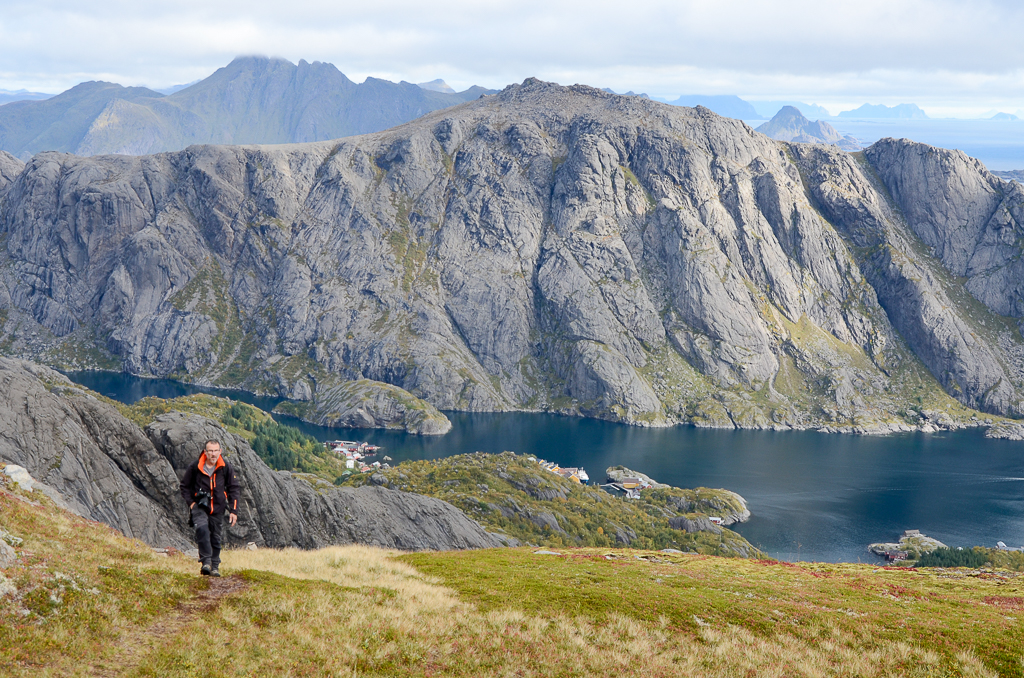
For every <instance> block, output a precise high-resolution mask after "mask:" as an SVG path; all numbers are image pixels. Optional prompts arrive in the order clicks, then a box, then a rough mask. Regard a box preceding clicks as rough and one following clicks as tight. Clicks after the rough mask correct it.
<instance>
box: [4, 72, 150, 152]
mask: <svg viewBox="0 0 1024 678" xmlns="http://www.w3.org/2000/svg"><path fill="white" fill-rule="evenodd" d="M161 97H163V95H162V94H160V93H159V92H154V91H153V90H151V89H146V88H145V87H122V86H121V85H115V84H114V83H111V82H83V83H81V84H79V85H75V86H74V87H72V88H71V89H69V90H68V91H66V92H63V93H61V94H58V95H57V96H55V97H51V98H49V99H45V100H42V101H15V102H13V103H9V104H7V105H5V106H2V107H0V150H5V151H8V152H9V153H11V154H13V155H16V156H19V157H21V158H22V159H27V158H28V157H31V156H32V155H35V154H36V153H37V152H39V151H45V150H54V151H69V152H71V151H76V150H77V149H79V147H80V145H81V144H82V142H83V139H84V138H85V137H86V135H87V133H88V132H89V129H90V127H91V126H92V125H93V123H94V121H95V120H96V119H97V118H98V117H99V116H101V115H102V114H103V112H104V111H105V110H106V109H107V108H108V106H110V104H111V103H113V102H120V103H121V104H122V105H124V106H129V105H131V102H133V101H135V100H138V99H147V100H150V99H159V98H161Z"/></svg>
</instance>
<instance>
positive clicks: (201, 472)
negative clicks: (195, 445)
mask: <svg viewBox="0 0 1024 678" xmlns="http://www.w3.org/2000/svg"><path fill="white" fill-rule="evenodd" d="M239 489H240V488H239V484H238V477H237V476H236V475H235V470H234V469H233V468H231V464H229V463H228V462H227V461H225V459H224V457H223V456H221V449H220V443H219V442H217V441H216V440H207V441H206V444H205V445H203V453H202V454H201V455H199V461H197V462H196V463H195V464H192V465H191V466H189V467H188V468H187V469H185V475H184V477H182V479H181V496H182V498H183V499H184V500H185V503H186V504H188V507H189V511H190V512H191V514H192V517H191V519H190V520H189V523H190V524H192V525H195V528H196V545H197V546H198V547H199V562H201V563H202V564H203V566H202V569H200V571H199V572H200V574H204V575H210V576H213V577H219V576H220V545H221V538H220V534H221V530H222V529H223V528H224V511H225V509H227V511H228V522H229V523H231V524H232V525H234V524H235V523H236V522H238V493H239Z"/></svg>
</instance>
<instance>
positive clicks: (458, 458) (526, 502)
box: [342, 452, 759, 555]
mask: <svg viewBox="0 0 1024 678" xmlns="http://www.w3.org/2000/svg"><path fill="white" fill-rule="evenodd" d="M380 473H381V474H383V475H384V476H385V477H386V478H387V479H388V482H389V485H390V486H391V487H395V488H398V489H402V490H405V491H408V492H415V493H417V494H424V495H427V496H431V497H436V498H438V499H443V500H444V501H447V502H449V503H451V504H453V505H454V506H457V507H458V508H460V509H461V510H462V511H463V512H465V513H466V514H467V515H468V516H470V517H471V518H473V519H474V520H476V521H478V522H479V523H480V524H481V525H483V526H484V527H486V528H487V529H489V530H492V531H497V532H503V533H505V534H508V535H510V536H512V537H515V538H516V539H519V540H520V541H522V542H524V543H529V544H537V545H543V546H550V547H563V546H616V545H623V544H624V543H625V542H624V541H623V540H621V539H618V538H617V537H616V535H617V534H622V535H625V536H627V539H628V543H629V544H631V545H633V546H636V547H640V548H651V549H662V548H675V549H679V550H687V551H693V552H698V553H713V554H718V555H741V554H749V555H758V554H759V552H758V551H757V549H755V548H754V547H753V546H751V545H750V544H749V543H748V542H747V541H746V540H745V539H743V537H741V536H740V535H738V534H736V533H735V532H732V531H731V530H727V529H726V530H723V531H722V534H721V535H718V534H711V533H692V534H687V533H685V532H682V531H680V530H677V529H673V528H671V527H670V526H669V523H668V519H669V518H670V517H674V516H687V517H690V518H696V517H699V516H708V515H715V516H717V515H722V514H723V512H728V511H736V512H739V511H742V506H740V505H739V504H738V503H737V502H736V501H735V500H734V499H733V495H732V494H731V493H728V492H725V491H722V490H711V489H707V488H698V489H695V490H683V489H678V488H671V489H660V490H649V491H645V492H643V493H641V498H640V499H638V500H629V499H625V498H621V497H616V496H613V495H610V494H608V493H607V492H605V491H603V490H601V489H600V488H597V487H593V486H583V485H580V484H578V483H574V482H571V481H569V480H566V479H564V478H562V477H561V476H558V475H556V474H554V473H551V472H550V471H547V470H546V469H544V468H543V467H542V466H541V465H540V464H539V463H537V462H536V461H531V460H530V458H529V457H527V456H526V455H521V454H518V455H517V454H515V453H512V452H504V453H502V454H483V453H480V452H477V453H475V454H462V455H455V456H451V457H446V458H444V459H435V460H431V461H407V462H403V463H401V464H398V465H397V466H395V467H393V468H391V469H388V470H384V471H380ZM595 479H598V480H601V479H603V478H595ZM342 482H343V484H345V485H351V486H359V485H363V484H366V483H368V482H369V478H368V476H367V475H365V474H353V475H351V476H349V477H348V478H346V479H345V480H343V481H342ZM531 515H532V516H533V517H535V518H536V519H535V520H531ZM542 516H551V517H552V518H553V519H554V521H556V523H557V525H558V528H560V529H555V528H554V527H552V526H551V522H550V521H548V520H544V519H543V517H542Z"/></svg>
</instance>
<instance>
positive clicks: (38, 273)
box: [0, 79, 1024, 432]
mask: <svg viewBox="0 0 1024 678" xmlns="http://www.w3.org/2000/svg"><path fill="white" fill-rule="evenodd" d="M58 182H59V183H58ZM1020 195H1022V194H1021V189H1020V187H1019V186H1017V185H1016V184H1007V183H1005V182H1002V181H1001V180H999V179H998V178H996V177H994V176H992V175H991V174H990V173H988V172H987V170H985V168H984V167H983V166H982V165H980V163H978V162H977V161H974V160H972V159H970V158H967V156H964V155H963V154H962V153H959V152H956V151H942V150H940V149H933V148H931V147H927V146H923V145H920V144H914V143H912V142H907V141H895V140H883V141H882V142H878V143H876V144H875V145H874V146H872V147H871V148H869V149H867V150H866V151H864V152H863V153H862V154H858V155H856V156H851V155H849V154H846V153H843V152H842V151H840V150H838V149H836V148H834V147H827V146H815V145H807V144H788V143H785V142H778V141H774V140H771V139H769V138H768V137H766V136H764V135H761V134H758V133H756V132H755V131H753V130H751V129H750V128H749V127H748V126H746V125H744V124H743V123H741V122H739V121H735V120H729V119H726V118H722V117H720V116H717V115H715V114H714V113H712V112H711V111H708V110H707V109H703V108H697V109H688V108H680V107H672V106H666V105H664V104H660V103H657V102H652V101H648V100H645V99H641V98H638V97H620V96H616V95H612V94H608V93H605V92H601V91H600V90H597V89H594V88H590V87H586V86H582V85H579V86H573V87H561V86H557V85H553V84H550V83H544V82H541V81H539V80H536V79H528V80H526V81H525V82H524V83H523V84H522V85H515V86H509V87H507V88H506V89H504V90H502V92H500V93H499V94H498V95H495V96H493V97H487V98H485V99H480V100H475V101H472V102H468V103H464V104H461V105H459V106H456V107H453V108H450V109H447V110H444V111H437V112H434V113H431V114H428V115H427V116H425V117H423V118H420V119H418V120H415V121H413V122H409V123H406V124H404V125H402V126H399V127H396V128H393V129H391V130H388V131H385V132H380V133H375V134H370V135H365V136H361V137H354V138H349V139H343V140H341V141H336V142H319V143H310V144H300V145H288V146H278V147H273V146H262V147H259V146H247V147H223V146H197V147H192V148H190V149H187V150H186V151H182V152H179V153H175V154H163V155H158V156H146V157H137V158H126V157H102V158H87V159H83V158H76V157H72V156H66V155H60V154H41V155H39V156H37V157H35V158H33V160H32V161H31V162H30V163H29V164H28V165H27V166H26V168H25V169H24V170H23V171H22V172H21V173H20V174H19V175H18V177H17V178H16V179H15V180H14V182H13V183H12V184H10V185H9V186H8V188H7V189H6V190H5V192H4V194H3V197H2V208H0V219H2V221H0V234H2V236H3V237H4V238H5V242H6V247H5V251H4V253H3V258H2V260H0V309H4V313H5V318H4V321H5V322H3V334H2V335H0V344H2V345H3V346H5V347H6V348H5V349H4V350H5V352H7V353H8V354H17V355H26V356H35V357H38V358H40V359H43V360H45V361H47V362H49V363H51V364H64V365H68V366H73V365H77V366H84V365H91V366H94V367H103V366H107V367H108V368H113V369H124V370H127V371H130V372H133V373H137V374H152V375H156V376H172V377H177V378H186V379H189V380H194V381H199V382H200V383H210V384H220V385H231V386H239V387H242V388H247V389H249V390H253V391H257V392H272V393H277V394H280V395H282V396H284V397H290V398H295V399H300V400H309V401H311V402H312V406H313V407H314V409H315V408H316V406H317V403H318V402H319V399H320V398H321V397H324V396H325V395H326V394H327V393H329V392H331V391H332V390H333V389H335V388H336V387H337V385H338V384H340V383H344V382H347V381H351V380H358V379H366V380H370V381H376V382H378V383H382V384H390V385H393V386H395V387H399V388H401V389H403V390H404V391H406V392H408V393H410V394H411V395H410V396H409V397H410V398H419V399H421V400H424V401H426V402H428V403H430V404H431V405H432V406H434V407H437V408H441V409H462V410H470V411H505V410H514V409H522V410H546V411H554V412H563V413H567V414H578V415H585V416H596V417H601V418H606V419H611V420H614V421H623V422H627V423H633V424H639V425H648V426H652V425H653V426H665V425H672V424H675V423H692V424H696V425H703V426H724V427H733V426H740V427H755V428H783V429H787V428H823V429H826V430H848V431H873V432H887V431H898V430H909V429H913V428H916V427H918V426H922V425H924V423H925V422H927V421H931V420H932V419H933V418H934V416H933V415H927V416H926V414H925V411H926V410H928V411H932V412H935V411H938V412H944V413H946V414H945V416H946V420H947V421H949V422H950V425H964V424H969V425H970V424H972V422H974V423H975V424H977V423H980V418H979V417H977V412H972V411H969V410H967V409H965V406H966V407H970V408H975V409H978V410H983V411H986V412H991V413H993V414H1000V415H1001V414H1014V415H1016V414H1020V413H1021V411H1022V405H1021V402H1022V400H1024V399H1022V398H1021V395H1020V394H1021V389H1022V388H1024V387H1022V386H1021V383H1022V380H1021V365H1022V361H1021V359H1020V358H1019V355H1020V350H1021V349H1020V346H1021V343H1022V341H1021V339H1020V333H1019V329H1018V326H1017V324H1018V322H1019V319H1020V318H1021V317H1022V315H1024V309H1022V308H1020V306H1019V304H1018V302H1016V301H1014V299H1015V298H1016V297H1015V296H1014V295H1015V294H1017V292H1016V290H1017V289H1018V288H1019V287H1020V283H1019V281H1020V280H1021V279H1024V276H1022V275H1020V271H1019V270H1018V269H1019V268H1020V266H1021V264H1020V263H1019V258H1017V252H1018V250H1019V246H1018V245H1016V244H1014V243H1016V242H1017V241H1016V240H1015V238H1016V236H1015V235H1014V234H1016V233H1019V232H1020V230H1021V229H1020V225H1019V224H1020V219H1021V217H1022V216H1024V215H1020V214H1019V211H1020V208H1019V207H1018V206H1017V205H1018V198H1019V196H1020ZM943 213H948V214H953V215H956V218H952V217H950V218H945V219H943V218H940V217H941V215H942V214H943ZM104 215H107V216H104ZM955 224H960V225H955ZM963 224H967V226H963ZM86 243H88V244H86ZM958 252H959V254H958ZM960 278H966V279H967V285H966V287H965V286H964V285H963V284H962V283H960V282H958V280H959V279H960ZM972 293H973V294H972ZM974 295H976V296H974ZM1000 314H1005V315H1000ZM958 400H959V403H961V404H958V402H957V401H958ZM929 417H931V418H929ZM972 417H974V419H972ZM982 418H983V417H982Z"/></svg>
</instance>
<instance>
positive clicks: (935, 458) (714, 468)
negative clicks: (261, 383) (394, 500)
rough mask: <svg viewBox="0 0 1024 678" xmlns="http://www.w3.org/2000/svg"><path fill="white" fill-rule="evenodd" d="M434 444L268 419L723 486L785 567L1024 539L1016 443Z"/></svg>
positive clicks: (317, 432) (95, 376)
mask: <svg viewBox="0 0 1024 678" xmlns="http://www.w3.org/2000/svg"><path fill="white" fill-rule="evenodd" d="M69 376H70V377H71V378H72V379H74V380H75V381H77V382H78V383H80V384H83V385H84V386H87V387H89V388H91V389H93V390H96V391H99V392H100V393H103V394H105V395H107V396H109V397H111V398H115V399H117V400H120V401H122V402H127V403H131V402H134V401H136V400H138V399H139V398H141V397H144V396H146V395H156V396H159V397H164V398H170V397H176V396H180V395H186V394H190V393H196V392H206V393H214V394H215V395H222V396H227V397H231V398H235V399H237V400H242V401H244V402H249V403H252V404H254V405H257V406H259V407H263V408H264V409H270V408H272V407H273V405H274V404H276V403H277V402H279V401H280V400H279V399H272V398H259V397H255V396H252V395H251V394H248V393H244V392H241V391H221V390H217V389H207V388H201V387H194V386H191V385H188V384H182V383H179V382H174V381H167V380H158V379H140V378H138V377H132V376H129V375H122V374H111V373H102V372H84V373H75V374H72V375H69ZM446 414H447V415H448V417H449V419H451V421H452V431H451V433H449V434H448V435H445V436H440V437H422V436H413V435H408V434H405V433H401V432H397V431H383V430H358V431H354V430H352V429H330V428H325V427H322V426H313V425H310V424H306V423H304V422H301V421H298V420H296V419H294V418H291V417H281V416H278V417H276V418H277V419H278V420H279V421H282V422H283V423H288V424H291V425H295V426H298V427H299V428H301V429H303V430H304V431H306V432H307V433H309V434H311V435H314V436H316V437H317V438H319V439H321V440H330V439H337V438H342V439H355V440H365V441H367V442H370V443H373V444H375V445H382V446H383V447H384V448H385V451H384V454H387V455H388V456H390V457H392V458H393V459H394V460H395V461H403V460H407V459H436V458H439V457H446V456H450V455H453V454H461V453H464V452H475V451H483V452H501V451H504V450H512V451H515V452H520V453H529V454H534V455H537V456H538V457H541V458H544V459H548V460H549V461H554V462H557V463H559V464H561V465H563V466H583V467H585V468H586V469H587V471H588V472H589V473H590V476H591V478H592V480H601V479H602V478H601V476H602V475H603V471H604V469H605V468H607V467H608V466H612V465H615V464H625V465H626V466H629V467H630V468H632V469H635V470H637V471H641V472H643V473H646V474H648V475H650V476H651V477H653V478H655V479H656V480H658V481H661V482H665V483H669V484H671V485H675V486H677V487H698V486H704V487H724V488H726V489H729V490H733V491H734V492H738V493H740V494H741V495H743V497H744V498H746V500H747V502H748V504H749V507H750V510H751V512H752V513H753V517H752V518H751V519H750V521H749V522H747V523H745V524H743V525H740V526H738V527H737V531H738V532H740V533H741V534H743V536H744V537H746V538H747V539H748V540H750V541H751V542H752V543H753V544H755V545H757V546H760V547H761V548H762V549H763V550H765V551H766V552H768V553H769V554H770V555H772V556H775V557H777V558H782V559H785V560H821V561H831V562H842V561H846V562H857V561H863V562H876V560H875V558H874V556H872V555H871V554H870V553H869V552H868V551H867V550H866V546H867V544H869V543H871V542H875V541H888V540H894V539H896V537H897V536H898V535H899V533H901V532H902V531H903V530H905V529H919V530H921V531H922V532H924V533H925V534H927V535H929V536H931V537H935V538H936V539H939V540H940V541H943V542H945V543H946V544H949V545H951V546H973V545H985V546H995V543H996V542H997V541H1004V542H1006V543H1007V544H1008V545H1010V546H1014V547H1018V546H1022V545H1024V443H1019V442H1010V441H1005V440H989V439H986V438H985V437H984V436H983V434H982V433H981V432H980V431H958V432H953V433H932V434H923V433H914V434H903V435H898V436H886V437H875V436H850V435H838V434H824V433H811V432H773V431H718V430H706V429H696V428H692V427H686V426H680V427H675V428H670V429H643V428H636V427H632V426H624V425H622V424H612V423H609V422H604V421H596V420H592V419H576V418H572V417H560V416H556V415H548V414H519V413H510V414H469V413H464V412H447V413H446Z"/></svg>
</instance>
